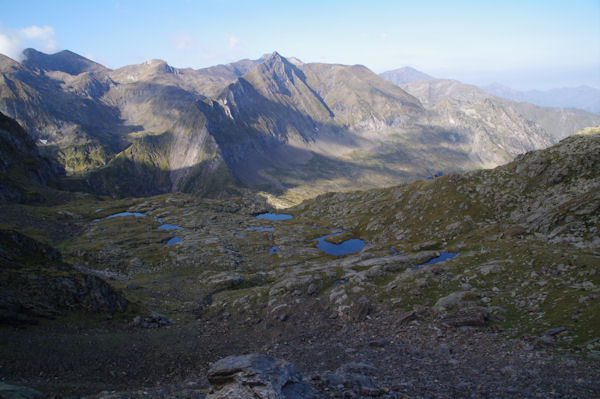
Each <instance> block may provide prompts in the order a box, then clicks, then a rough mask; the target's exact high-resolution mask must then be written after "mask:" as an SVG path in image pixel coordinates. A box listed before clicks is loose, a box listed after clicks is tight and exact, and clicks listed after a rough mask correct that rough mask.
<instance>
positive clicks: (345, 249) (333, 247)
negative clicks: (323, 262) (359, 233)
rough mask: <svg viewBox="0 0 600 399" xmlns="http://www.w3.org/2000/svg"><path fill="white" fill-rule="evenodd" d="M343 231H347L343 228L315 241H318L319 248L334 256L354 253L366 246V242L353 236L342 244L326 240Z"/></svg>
mask: <svg viewBox="0 0 600 399" xmlns="http://www.w3.org/2000/svg"><path fill="white" fill-rule="evenodd" d="M342 233H345V231H344V230H342V231H338V232H335V233H331V234H327V235H324V236H323V237H319V238H316V239H315V240H313V241H317V242H318V244H317V248H319V249H320V250H321V251H323V252H325V253H326V254H329V255H334V256H342V255H348V254H352V253H354V252H358V251H360V250H361V249H363V247H364V246H365V242H364V241H363V240H361V239H358V238H351V239H349V240H346V241H344V242H343V243H341V244H334V243H331V242H329V241H326V239H327V238H328V237H333V236H336V235H338V234H342Z"/></svg>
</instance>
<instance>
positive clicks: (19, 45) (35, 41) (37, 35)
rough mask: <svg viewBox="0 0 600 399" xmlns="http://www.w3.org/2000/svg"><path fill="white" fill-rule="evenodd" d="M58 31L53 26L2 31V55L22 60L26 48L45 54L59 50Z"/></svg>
mask: <svg viewBox="0 0 600 399" xmlns="http://www.w3.org/2000/svg"><path fill="white" fill-rule="evenodd" d="M55 36H56V31H55V30H54V28H53V27H51V26H48V25H46V26H36V25H32V26H28V27H26V28H23V29H19V30H13V29H11V30H7V29H3V30H1V31H0V53H2V54H4V55H7V56H9V57H11V58H13V59H20V58H21V56H22V55H21V52H22V51H23V49H25V48H26V47H34V48H37V49H38V50H41V51H43V52H45V53H54V52H56V51H57V50H58V46H57V44H56V40H55Z"/></svg>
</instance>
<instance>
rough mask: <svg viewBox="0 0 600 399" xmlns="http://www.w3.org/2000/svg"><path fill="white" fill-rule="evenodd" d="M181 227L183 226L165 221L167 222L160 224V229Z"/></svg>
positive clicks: (177, 228)
mask: <svg viewBox="0 0 600 399" xmlns="http://www.w3.org/2000/svg"><path fill="white" fill-rule="evenodd" d="M181 228H182V227H181V226H177V225H176V224H169V223H165V224H162V225H160V226H158V229H159V230H179V229H181Z"/></svg>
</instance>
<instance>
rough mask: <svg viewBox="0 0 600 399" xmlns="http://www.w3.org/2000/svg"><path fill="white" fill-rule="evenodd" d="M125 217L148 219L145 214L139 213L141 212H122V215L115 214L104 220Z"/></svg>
mask: <svg viewBox="0 0 600 399" xmlns="http://www.w3.org/2000/svg"><path fill="white" fill-rule="evenodd" d="M123 216H135V217H146V215H145V214H143V213H139V212H121V213H115V214H114V215H110V216H107V217H105V218H104V219H112V218H118V217H123Z"/></svg>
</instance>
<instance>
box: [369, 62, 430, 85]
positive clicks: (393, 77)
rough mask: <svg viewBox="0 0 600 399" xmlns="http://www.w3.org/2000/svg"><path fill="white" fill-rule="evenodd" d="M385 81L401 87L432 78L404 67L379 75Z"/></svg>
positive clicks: (411, 68)
mask: <svg viewBox="0 0 600 399" xmlns="http://www.w3.org/2000/svg"><path fill="white" fill-rule="evenodd" d="M379 76H381V77H382V78H384V79H385V80H387V81H389V82H392V83H393V84H395V85H402V84H405V83H411V82H417V81H419V80H432V79H434V78H433V77H432V76H430V75H427V74H426V73H423V72H421V71H419V70H417V69H415V68H413V67H410V66H405V67H402V68H398V69H394V70H391V71H387V72H383V73H382V74H380V75H379Z"/></svg>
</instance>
